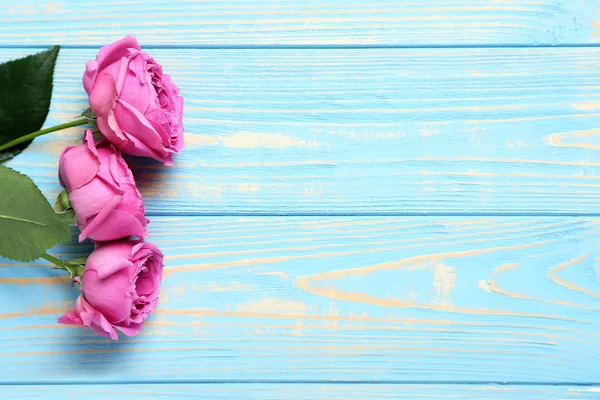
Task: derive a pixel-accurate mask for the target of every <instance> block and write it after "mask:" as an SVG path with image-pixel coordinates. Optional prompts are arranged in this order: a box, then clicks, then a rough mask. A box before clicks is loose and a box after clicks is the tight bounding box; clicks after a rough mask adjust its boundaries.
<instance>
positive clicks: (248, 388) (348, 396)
mask: <svg viewBox="0 0 600 400" xmlns="http://www.w3.org/2000/svg"><path fill="white" fill-rule="evenodd" d="M1 390H2V391H3V394H4V395H6V396H10V398H23V397H25V398H28V399H38V398H40V399H65V398H67V399H70V398H81V397H82V396H83V397H84V398H85V399H89V400H95V399H106V398H115V397H116V396H117V395H118V396H122V397H123V398H127V399H130V400H138V399H139V400H146V399H148V398H149V397H151V398H159V399H173V398H194V399H199V398H200V399H235V400H250V399H261V400H305V399H331V400H333V399H343V400H364V399H374V398H377V399H379V398H383V399H390V398H394V399H415V398H433V399H467V398H468V399H471V400H479V399H481V400H483V399H485V400H490V399H492V400H493V399H511V400H512V399H528V400H538V399H539V400H548V399H563V400H580V399H583V400H585V399H598V394H599V393H600V390H599V388H598V387H569V386H567V387H555V386H535V387H528V386H525V387H523V386H519V387H505V386H497V385H481V386H474V385H364V384H359V385H354V384H352V385H339V384H310V385H303V384H236V385H231V384H202V385H185V384H179V385H118V386H112V385H88V386H83V387H82V386H66V387H65V386H58V387H57V386H15V387H3V388H2V389H1ZM65 396H66V397H65Z"/></svg>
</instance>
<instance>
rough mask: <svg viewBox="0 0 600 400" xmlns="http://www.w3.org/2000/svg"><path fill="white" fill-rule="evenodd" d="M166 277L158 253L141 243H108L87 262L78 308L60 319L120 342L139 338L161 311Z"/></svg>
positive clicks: (160, 254)
mask: <svg viewBox="0 0 600 400" xmlns="http://www.w3.org/2000/svg"><path fill="white" fill-rule="evenodd" d="M162 273H163V255H162V253H161V252H160V250H158V248H157V247H156V246H155V245H153V244H151V243H147V242H143V241H139V240H122V241H117V242H110V243H103V244H101V245H99V246H97V247H96V249H95V250H94V251H93V252H92V254H91V255H90V256H89V258H88V259H87V262H86V264H85V270H84V272H83V277H82V279H81V295H80V296H79V298H77V301H76V302H75V309H74V310H70V311H68V312H67V313H66V314H65V315H64V316H62V317H60V318H59V319H58V322H59V323H61V324H66V325H76V326H83V327H87V328H90V329H92V330H93V331H94V332H96V333H98V334H100V335H102V336H105V337H110V338H111V339H113V340H118V335H117V331H116V330H119V331H121V332H123V333H124V334H125V335H127V336H135V335H137V334H138V333H139V332H140V330H141V329H142V325H143V323H144V321H145V320H146V318H147V317H148V316H149V315H150V314H151V313H152V311H153V310H154V309H155V308H156V304H157V302H158V297H157V296H158V293H159V291H160V281H161V279H162Z"/></svg>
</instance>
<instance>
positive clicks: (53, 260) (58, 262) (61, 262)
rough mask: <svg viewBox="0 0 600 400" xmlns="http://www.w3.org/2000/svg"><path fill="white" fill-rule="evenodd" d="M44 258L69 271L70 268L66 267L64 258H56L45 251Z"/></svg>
mask: <svg viewBox="0 0 600 400" xmlns="http://www.w3.org/2000/svg"><path fill="white" fill-rule="evenodd" d="M42 258H43V259H44V260H48V261H50V262H51V263H52V264H54V265H56V266H57V267H58V268H60V269H64V270H65V271H68V269H67V268H66V267H65V263H64V262H63V260H61V259H60V258H56V257H54V256H51V255H50V254H48V253H44V254H43V255H42Z"/></svg>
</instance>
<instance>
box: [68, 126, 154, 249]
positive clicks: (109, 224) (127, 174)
mask: <svg viewBox="0 0 600 400" xmlns="http://www.w3.org/2000/svg"><path fill="white" fill-rule="evenodd" d="M58 169H59V179H60V183H61V185H63V187H65V188H66V189H67V191H68V192H69V201H70V202H71V206H72V207H73V210H74V211H75V220H76V223H77V225H78V226H79V228H80V229H81V234H80V235H79V241H80V242H81V241H84V240H85V239H86V238H90V239H92V240H95V241H109V240H116V239H121V238H125V237H129V236H137V237H138V238H140V239H143V238H145V237H146V234H147V232H146V225H148V220H147V219H146V217H145V216H144V213H145V210H144V202H143V201H142V196H141V195H140V192H138V190H137V188H136V186H135V181H134V179H133V175H132V174H131V171H130V170H129V167H127V164H126V163H125V161H124V160H123V157H122V156H121V153H120V152H119V151H118V150H117V149H115V148H114V146H113V145H111V144H110V142H108V141H107V140H102V141H100V142H98V143H94V138H93V137H92V131H90V130H87V131H86V132H85V139H84V143H83V144H82V145H79V146H71V147H67V148H66V149H64V150H63V152H62V154H61V155H60V160H59V166H58Z"/></svg>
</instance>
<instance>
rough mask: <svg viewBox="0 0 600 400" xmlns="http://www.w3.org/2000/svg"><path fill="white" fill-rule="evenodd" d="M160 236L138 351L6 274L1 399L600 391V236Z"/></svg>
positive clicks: (534, 232) (470, 227)
mask: <svg viewBox="0 0 600 400" xmlns="http://www.w3.org/2000/svg"><path fill="white" fill-rule="evenodd" d="M150 226H151V229H152V234H151V237H150V240H151V241H153V242H155V243H156V244H157V245H159V246H160V247H161V249H162V250H163V251H164V253H165V255H166V271H165V279H164V283H163V293H162V297H161V303H160V306H159V309H158V310H157V312H156V313H155V314H154V315H153V317H152V319H151V321H149V323H148V325H147V326H146V329H145V330H144V331H143V332H142V335H141V336H139V337H136V338H132V339H123V340H121V341H119V342H110V341H107V340H105V339H103V338H98V337H96V336H95V335H94V334H93V333H91V332H87V331H85V330H83V329H76V328H72V327H65V326H61V325H57V324H56V322H55V321H56V319H57V317H58V316H59V315H61V313H62V312H64V311H65V310H66V309H67V307H69V306H71V304H72V301H73V300H74V298H75V296H76V290H75V289H72V288H70V287H69V285H68V282H67V281H66V280H65V279H64V278H57V277H56V274H57V272H55V271H50V270H49V269H47V268H45V266H44V264H43V263H41V262H39V263H32V264H18V265H15V264H14V263H10V262H8V261H3V262H2V263H1V264H0V295H1V296H2V298H1V300H2V301H1V302H0V321H1V327H0V370H2V371H3V373H2V375H1V376H0V382H3V383H6V382H11V383H13V384H15V383H23V384H25V383H28V382H38V383H44V382H48V383H60V382H66V383H68V382H71V383H72V382H81V383H85V382H87V383H94V382H104V383H110V382H130V383H144V382H145V383H151V382H153V381H155V380H160V381H161V382H173V383H176V382H190V383H191V382H200V381H203V382H208V381H215V380H219V381H228V382H229V381H256V380H269V381H278V380H279V381H281V380H286V381H295V382H301V381H320V382H322V381H328V380H346V381H347V380H351V381H360V382H371V381H372V382H390V381H391V382H407V383H408V382H417V383H418V382H431V381H436V382H447V381H451V382H465V381H468V382H509V383H510V382H513V383H515V382H516V383H518V382H522V383H554V384H557V383H569V382H580V383H585V382H587V383H599V382H600V370H599V369H598V365H599V362H600V354H599V353H598V351H596V350H597V349H598V347H599V345H600V320H599V316H600V313H599V310H600V307H599V303H598V298H599V297H600V279H599V278H600V269H599V268H600V261H599V260H600V254H599V250H598V248H599V246H598V232H599V231H600V221H598V220H597V219H590V218H587V219H586V218H584V219H579V218H556V217H555V218H509V217H506V218H442V217H438V218H433V217H431V218H397V217H394V218H357V217H338V218H308V217H295V218H278V217H262V218H258V217H255V218H235V217H219V218H210V217H154V218H153V219H152V222H151V225H150ZM85 247H86V246H79V245H72V246H65V247H62V248H59V249H57V251H56V253H55V254H56V255H58V256H63V257H64V256H67V255H73V254H72V253H73V252H78V254H80V252H82V251H85V250H86V249H85ZM87 250H89V247H88V248H87ZM115 365H118V366H119V367H118V368H115V367H114V366H115Z"/></svg>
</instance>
